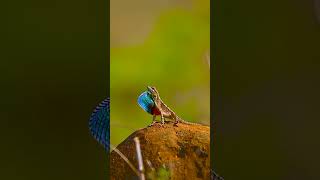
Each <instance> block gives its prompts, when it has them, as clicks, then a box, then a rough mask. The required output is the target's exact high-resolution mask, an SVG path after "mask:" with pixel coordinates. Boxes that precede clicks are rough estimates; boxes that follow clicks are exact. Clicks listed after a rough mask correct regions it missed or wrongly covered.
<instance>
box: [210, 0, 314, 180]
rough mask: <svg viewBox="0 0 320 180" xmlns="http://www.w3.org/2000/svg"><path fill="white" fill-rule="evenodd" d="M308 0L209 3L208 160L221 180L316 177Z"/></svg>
mask: <svg viewBox="0 0 320 180" xmlns="http://www.w3.org/2000/svg"><path fill="white" fill-rule="evenodd" d="M314 5H315V3H314V2H313V1H311V0H310V1H298V0H294V1H289V0H283V1H276V0H272V1H264V2H261V1H252V0H245V1H238V2H235V1H234V2H230V1H214V2H213V9H212V15H213V16H212V19H213V24H212V41H211V42H212V44H211V46H212V47H213V48H212V49H213V52H212V63H213V69H212V71H211V74H212V77H213V78H212V86H211V88H212V90H213V94H212V101H211V102H212V108H213V109H212V115H213V116H212V118H213V121H214V126H213V131H212V132H213V135H214V144H213V153H212V154H213V156H212V157H213V160H214V162H213V164H214V169H215V170H216V172H217V173H219V174H220V175H221V176H223V177H224V178H225V179H238V180H239V179H245V180H251V179H252V180H256V179H260V180H262V179H273V180H292V179H319V178H320V174H319V172H318V169H319V168H318V167H319V165H318V162H319V161H320V156H319V151H320V141H319V140H318V137H319V130H318V129H319V126H320V121H319V119H320V116H319V100H320V98H319V91H320V84H319V77H320V76H319V65H320V62H319V60H320V53H319V52H320V51H319V50H320V45H319V42H320V26H319V23H318V22H317V18H316V14H317V13H315V9H317V8H316V7H314Z"/></svg>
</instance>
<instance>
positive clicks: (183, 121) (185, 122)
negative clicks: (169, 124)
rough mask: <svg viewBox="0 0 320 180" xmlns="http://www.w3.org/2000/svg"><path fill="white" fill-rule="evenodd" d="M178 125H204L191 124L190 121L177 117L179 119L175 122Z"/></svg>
mask: <svg viewBox="0 0 320 180" xmlns="http://www.w3.org/2000/svg"><path fill="white" fill-rule="evenodd" d="M175 123H176V124H178V123H183V124H189V125H202V124H198V123H193V122H189V121H185V120H183V119H182V118H180V117H179V116H177V119H176V121H175Z"/></svg>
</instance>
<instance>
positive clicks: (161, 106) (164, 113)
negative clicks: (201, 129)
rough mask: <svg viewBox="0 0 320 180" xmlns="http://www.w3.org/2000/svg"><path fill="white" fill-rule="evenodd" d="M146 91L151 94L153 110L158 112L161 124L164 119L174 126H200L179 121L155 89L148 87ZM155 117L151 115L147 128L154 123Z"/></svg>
mask: <svg viewBox="0 0 320 180" xmlns="http://www.w3.org/2000/svg"><path fill="white" fill-rule="evenodd" d="M148 91H149V92H150V93H151V96H152V99H153V101H154V103H155V108H156V109H157V111H158V112H160V116H161V123H162V124H164V120H165V118H168V119H171V120H174V125H175V126H177V124H178V123H183V124H190V125H202V124H197V123H191V122H188V121H185V120H183V119H181V118H180V117H179V116H178V115H176V113H175V112H173V111H172V110H171V109H170V108H169V107H168V106H167V105H166V104H165V103H164V102H163V101H162V100H161V98H160V94H159V92H158V91H157V89H156V88H155V87H152V86H148ZM156 116H157V115H153V120H152V123H151V124H150V125H149V126H152V125H153V124H154V123H155V122H156Z"/></svg>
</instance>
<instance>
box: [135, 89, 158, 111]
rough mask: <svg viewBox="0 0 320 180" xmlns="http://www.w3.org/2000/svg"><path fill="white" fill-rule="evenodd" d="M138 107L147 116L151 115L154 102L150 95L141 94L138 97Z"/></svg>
mask: <svg viewBox="0 0 320 180" xmlns="http://www.w3.org/2000/svg"><path fill="white" fill-rule="evenodd" d="M138 104H139V106H140V107H141V108H142V109H143V110H144V111H146V112H147V113H149V114H152V108H153V107H154V105H155V104H154V101H153V99H152V97H151V94H150V93H149V92H148V91H145V92H143V93H142V94H141V95H140V96H139V97H138Z"/></svg>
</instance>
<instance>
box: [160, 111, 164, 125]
mask: <svg viewBox="0 0 320 180" xmlns="http://www.w3.org/2000/svg"><path fill="white" fill-rule="evenodd" d="M160 115H161V124H164V116H163V113H161V114H160Z"/></svg>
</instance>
